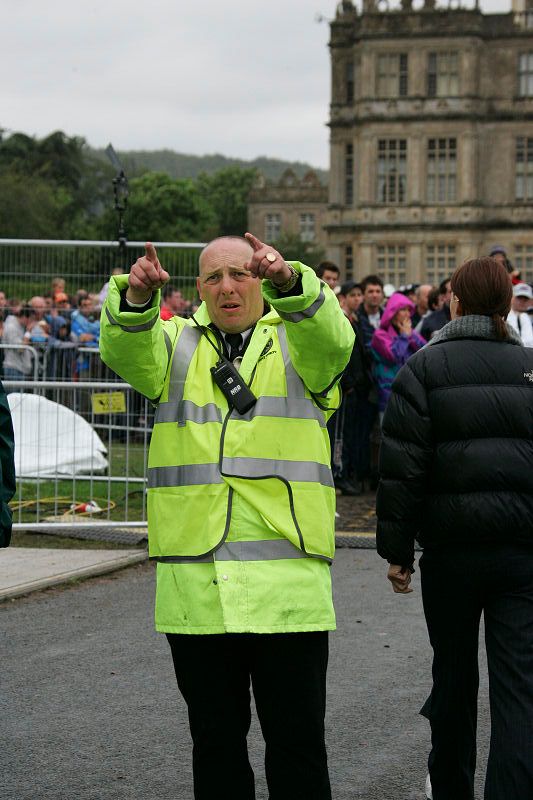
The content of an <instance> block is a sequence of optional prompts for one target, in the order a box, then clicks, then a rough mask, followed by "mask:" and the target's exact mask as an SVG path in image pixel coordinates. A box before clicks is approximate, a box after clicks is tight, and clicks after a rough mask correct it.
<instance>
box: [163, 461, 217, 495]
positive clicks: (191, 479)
mask: <svg viewBox="0 0 533 800" xmlns="http://www.w3.org/2000/svg"><path fill="white" fill-rule="evenodd" d="M222 482H223V481H222V475H221V474H220V470H219V468H218V464H182V465H181V466H175V467H149V468H148V488H149V489H157V488H159V487H161V486H176V487H178V486H197V485H203V484H210V483H222Z"/></svg>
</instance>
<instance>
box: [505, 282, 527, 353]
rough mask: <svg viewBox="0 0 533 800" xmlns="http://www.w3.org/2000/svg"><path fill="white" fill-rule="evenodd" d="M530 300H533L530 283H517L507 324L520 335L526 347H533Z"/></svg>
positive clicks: (514, 287)
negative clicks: (528, 311)
mask: <svg viewBox="0 0 533 800" xmlns="http://www.w3.org/2000/svg"><path fill="white" fill-rule="evenodd" d="M530 300H533V289H532V288H531V286H530V285H529V283H517V285H516V286H513V299H512V302H511V310H510V311H509V316H508V317H507V322H508V323H509V325H510V326H511V327H512V328H514V329H515V331H516V332H517V333H518V335H519V336H520V338H521V339H522V344H523V345H524V347H533V325H532V324H531V319H530V318H529V314H528V313H527V307H528V305H529V301H530Z"/></svg>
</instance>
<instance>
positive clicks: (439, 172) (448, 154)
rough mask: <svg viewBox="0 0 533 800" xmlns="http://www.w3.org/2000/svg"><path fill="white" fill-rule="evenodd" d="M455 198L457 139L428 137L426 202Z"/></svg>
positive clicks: (447, 200)
mask: <svg viewBox="0 0 533 800" xmlns="http://www.w3.org/2000/svg"><path fill="white" fill-rule="evenodd" d="M456 199H457V140H456V139H429V140H428V162H427V201H428V203H446V202H452V203H453V202H454V201H455V200H456Z"/></svg>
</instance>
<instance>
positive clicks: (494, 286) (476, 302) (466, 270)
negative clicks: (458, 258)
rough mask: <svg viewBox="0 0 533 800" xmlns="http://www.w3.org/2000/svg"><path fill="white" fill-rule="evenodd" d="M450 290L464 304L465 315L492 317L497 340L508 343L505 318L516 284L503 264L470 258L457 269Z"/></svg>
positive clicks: (490, 260) (485, 259)
mask: <svg viewBox="0 0 533 800" xmlns="http://www.w3.org/2000/svg"><path fill="white" fill-rule="evenodd" d="M451 289H452V292H453V293H454V295H455V296H456V297H457V298H458V300H459V302H460V303H461V309H462V312H463V315H465V316H466V315H467V314H480V315H481V316H484V317H490V318H491V319H492V321H493V323H494V327H495V329H496V335H497V336H498V339H507V336H508V334H507V327H506V325H505V321H504V320H505V318H506V317H507V314H508V313H509V309H510V308H511V300H512V297H513V284H512V283H511V277H510V275H509V273H508V272H507V270H506V268H505V267H504V266H503V264H500V263H499V262H498V261H495V260H494V259H493V258H490V257H488V256H486V257H485V258H471V259H469V260H468V261H465V262H464V264H461V266H460V267H457V269H456V270H455V272H454V273H453V275H452V277H451Z"/></svg>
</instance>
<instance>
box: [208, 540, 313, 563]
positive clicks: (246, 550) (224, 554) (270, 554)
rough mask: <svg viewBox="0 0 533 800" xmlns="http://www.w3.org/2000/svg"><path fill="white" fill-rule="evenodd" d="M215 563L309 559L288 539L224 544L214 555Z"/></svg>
mask: <svg viewBox="0 0 533 800" xmlns="http://www.w3.org/2000/svg"><path fill="white" fill-rule="evenodd" d="M214 556H215V561H280V560H282V559H284V558H309V556H307V555H306V553H303V552H302V551H301V550H299V549H298V548H297V547H295V546H294V545H293V544H292V542H289V540H288V539H271V540H261V541H256V542H254V541H251V542H226V543H225V544H223V545H222V546H221V547H219V548H218V550H216V551H215V553H214Z"/></svg>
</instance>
